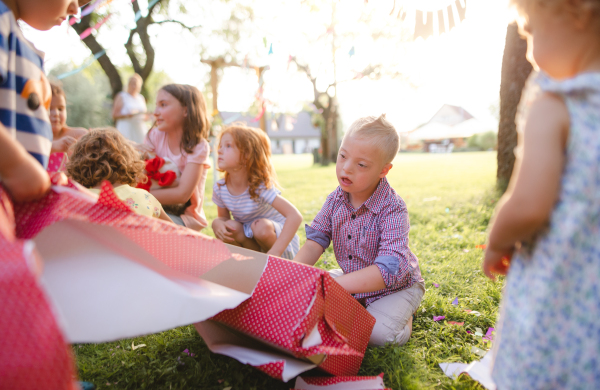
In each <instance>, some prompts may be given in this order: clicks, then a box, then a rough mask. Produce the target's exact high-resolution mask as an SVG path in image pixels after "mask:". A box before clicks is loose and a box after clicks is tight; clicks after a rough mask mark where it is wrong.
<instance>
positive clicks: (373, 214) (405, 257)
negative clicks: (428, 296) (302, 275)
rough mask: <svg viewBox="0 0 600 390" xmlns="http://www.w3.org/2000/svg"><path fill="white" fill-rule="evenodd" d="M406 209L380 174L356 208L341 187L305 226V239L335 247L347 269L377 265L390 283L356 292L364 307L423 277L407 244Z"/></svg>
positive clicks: (340, 262)
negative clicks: (384, 286)
mask: <svg viewBox="0 0 600 390" xmlns="http://www.w3.org/2000/svg"><path fill="white" fill-rule="evenodd" d="M409 230H410V225H409V222H408V211H407V210H406V204H405V203H404V201H403V200H402V198H400V196H398V195H397V194H396V192H395V191H394V190H393V189H392V187H390V185H389V183H388V181H387V179H386V178H383V179H381V181H380V182H379V185H378V186H377V189H376V190H375V192H374V193H373V195H371V197H370V198H369V199H368V200H367V201H366V202H365V203H364V204H363V205H362V206H360V207H359V208H358V209H354V207H352V204H350V201H349V199H348V193H346V192H344V191H343V190H342V189H341V188H340V187H338V188H337V189H336V190H335V191H333V192H332V193H331V194H329V196H328V197H327V200H326V201H325V204H324V205H323V208H322V209H321V211H319V213H318V214H317V216H316V217H315V219H314V221H313V222H312V224H311V226H309V225H306V238H307V239H309V240H312V241H315V242H316V243H318V244H319V245H321V246H322V247H323V249H327V247H329V244H330V243H331V241H332V240H333V250H334V252H335V257H336V259H337V262H338V264H339V265H340V267H341V268H342V270H343V271H344V273H350V272H354V271H358V270H361V269H363V268H366V267H368V266H370V265H373V264H375V265H376V266H377V267H378V268H379V271H380V272H381V276H382V277H383V280H384V282H385V285H386V286H387V287H386V288H384V289H382V290H379V291H373V292H369V293H360V294H354V297H355V298H356V299H357V300H359V301H360V302H361V303H362V304H364V305H365V306H367V305H369V304H370V303H372V302H374V301H376V300H377V299H379V298H382V297H384V296H386V295H390V294H393V293H395V292H397V291H400V290H404V289H407V288H409V287H411V286H412V285H413V284H414V283H415V282H422V281H423V278H422V277H421V270H420V269H419V262H418V260H417V257H416V256H415V255H414V254H413V253H412V252H411V250H410V248H409V247H408V232H409Z"/></svg>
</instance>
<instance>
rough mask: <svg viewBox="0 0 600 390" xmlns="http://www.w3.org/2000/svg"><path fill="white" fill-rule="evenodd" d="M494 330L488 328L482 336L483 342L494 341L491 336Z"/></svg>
mask: <svg viewBox="0 0 600 390" xmlns="http://www.w3.org/2000/svg"><path fill="white" fill-rule="evenodd" d="M494 330H495V329H494V328H488V330H487V332H485V336H483V339H484V340H489V341H493V340H494V335H493V334H492V332H493V331H494Z"/></svg>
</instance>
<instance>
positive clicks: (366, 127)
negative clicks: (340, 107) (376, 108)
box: [344, 114, 400, 164]
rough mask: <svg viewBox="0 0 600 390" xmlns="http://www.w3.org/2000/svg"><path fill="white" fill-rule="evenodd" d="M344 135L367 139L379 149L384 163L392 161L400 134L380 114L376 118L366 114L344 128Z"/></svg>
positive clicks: (396, 150) (397, 148) (398, 145)
mask: <svg viewBox="0 0 600 390" xmlns="http://www.w3.org/2000/svg"><path fill="white" fill-rule="evenodd" d="M346 137H358V138H361V139H364V140H367V141H369V142H370V143H371V144H372V145H375V146H376V147H377V148H378V149H379V150H381V155H382V157H383V161H384V163H385V164H388V163H390V162H392V160H393V159H394V157H396V155H397V154H398V150H399V149H400V136H398V132H397V131H396V128H394V126H393V125H392V124H391V123H390V122H389V121H388V120H387V119H386V118H385V114H381V115H380V116H379V117H378V118H377V117H374V116H366V117H363V118H359V119H357V120H355V121H354V123H352V124H351V125H350V127H349V128H348V130H346V134H345V135H344V138H346Z"/></svg>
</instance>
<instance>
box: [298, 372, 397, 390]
mask: <svg viewBox="0 0 600 390" xmlns="http://www.w3.org/2000/svg"><path fill="white" fill-rule="evenodd" d="M292 390H389V389H387V388H386V387H385V385H384V384H383V373H381V374H379V375H378V376H336V377H326V378H319V377H316V378H303V377H298V378H297V379H296V385H295V386H294V388H293V389H292Z"/></svg>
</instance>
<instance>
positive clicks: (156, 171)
mask: <svg viewBox="0 0 600 390" xmlns="http://www.w3.org/2000/svg"><path fill="white" fill-rule="evenodd" d="M163 165H165V160H164V159H163V158H161V157H159V156H156V157H154V158H151V159H148V160H146V176H148V181H146V182H145V183H138V185H137V186H136V187H137V188H142V189H144V190H146V191H150V187H151V186H152V180H156V182H158V185H159V186H161V187H167V186H170V185H171V184H173V182H174V181H175V179H177V174H176V173H175V172H173V171H166V172H160V168H162V167H163Z"/></svg>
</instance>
